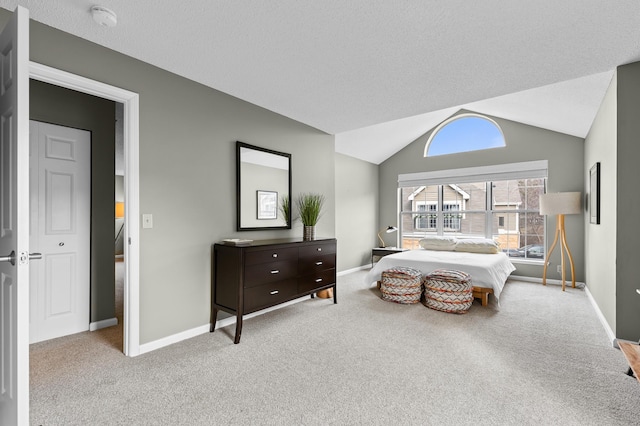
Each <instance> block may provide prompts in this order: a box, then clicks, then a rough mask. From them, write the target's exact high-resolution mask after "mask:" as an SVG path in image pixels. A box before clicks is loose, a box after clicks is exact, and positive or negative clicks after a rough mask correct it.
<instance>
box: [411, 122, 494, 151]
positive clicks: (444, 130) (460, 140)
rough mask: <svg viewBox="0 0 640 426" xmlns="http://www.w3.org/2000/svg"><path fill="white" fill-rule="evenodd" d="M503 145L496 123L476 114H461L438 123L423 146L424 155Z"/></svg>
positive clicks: (476, 149)
mask: <svg viewBox="0 0 640 426" xmlns="http://www.w3.org/2000/svg"><path fill="white" fill-rule="evenodd" d="M503 146H505V142H504V135H503V134H502V129H500V126H498V123H496V122H495V121H493V120H491V119H490V118H487V117H483V116H481V115H477V114H462V115H457V116H455V117H452V118H450V119H448V120H447V121H445V122H443V123H442V124H440V125H439V126H438V127H436V129H435V130H434V131H433V133H432V134H431V137H430V138H429V140H428V141H427V144H426V145H425V147H424V156H425V157H433V156H436V155H445V154H454V153H457V152H468V151H478V150H481V149H490V148H499V147H503Z"/></svg>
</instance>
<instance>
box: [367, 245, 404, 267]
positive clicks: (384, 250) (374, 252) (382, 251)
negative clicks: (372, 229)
mask: <svg viewBox="0 0 640 426" xmlns="http://www.w3.org/2000/svg"><path fill="white" fill-rule="evenodd" d="M406 250H408V249H405V248H402V247H376V248H373V249H371V267H372V268H373V256H377V257H384V256H387V255H389V254H393V253H400V252H403V251H406Z"/></svg>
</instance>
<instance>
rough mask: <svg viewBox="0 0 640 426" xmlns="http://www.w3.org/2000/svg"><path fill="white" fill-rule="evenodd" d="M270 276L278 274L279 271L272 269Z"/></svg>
mask: <svg viewBox="0 0 640 426" xmlns="http://www.w3.org/2000/svg"><path fill="white" fill-rule="evenodd" d="M271 273H272V274H279V273H280V271H278V270H277V269H274V270H273V271H271Z"/></svg>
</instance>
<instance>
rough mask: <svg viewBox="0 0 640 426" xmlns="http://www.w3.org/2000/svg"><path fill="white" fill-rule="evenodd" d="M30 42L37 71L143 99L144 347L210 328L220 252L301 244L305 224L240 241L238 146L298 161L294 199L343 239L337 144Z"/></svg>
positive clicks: (115, 63) (163, 76) (35, 35)
mask: <svg viewBox="0 0 640 426" xmlns="http://www.w3.org/2000/svg"><path fill="white" fill-rule="evenodd" d="M8 16H9V15H8V12H6V11H4V10H2V11H0V23H4V22H6V20H7V19H8ZM30 35H31V45H30V47H31V59H32V60H33V61H36V62H40V63H43V64H45V65H49V66H52V67H55V68H60V69H63V70H66V71H69V72H72V73H75V74H79V75H81V76H84V77H88V78H91V79H95V80H98V81H102V82H105V83H107V84H111V85H114V86H117V87H122V88H124V89H127V90H131V91H133V92H137V93H139V94H140V212H141V213H151V214H153V223H154V227H153V229H140V262H141V263H140V341H141V343H142V344H144V343H147V342H151V341H154V340H157V339H160V338H162V337H166V336H169V335H172V334H175V333H179V332H182V331H185V330H189V329H192V328H194V327H199V326H202V325H203V324H206V323H207V322H208V321H209V312H210V305H209V300H210V275H211V263H210V258H211V245H212V243H214V242H216V241H220V240H221V239H223V238H229V237H232V238H233V237H235V238H241V237H242V238H252V239H260V238H281V237H282V238H284V237H301V236H302V226H301V225H300V223H299V222H298V223H296V224H294V227H293V229H291V230H287V231H281V230H280V231H255V232H246V233H237V232H235V229H236V223H235V221H236V214H235V205H236V204H235V194H236V189H235V142H236V140H241V141H243V142H246V143H249V144H252V145H257V146H261V147H265V148H270V149H273V150H276V151H282V152H288V153H290V154H292V171H293V193H294V195H295V194H297V193H300V192H318V193H322V194H324V195H325V196H326V199H327V202H326V210H325V213H324V215H323V216H322V218H321V219H320V222H319V223H318V226H317V230H316V234H317V236H318V237H334V236H335V182H334V177H335V170H334V151H335V149H334V137H333V136H331V135H327V134H325V133H323V132H321V131H319V130H317V129H314V128H311V127H309V126H306V125H303V124H300V123H298V122H296V121H293V120H290V119H288V118H285V117H283V116H281V115H278V114H275V113H273V112H271V111H268V110H265V109H263V108H260V107H258V106H255V105H252V104H249V103H247V102H244V101H241V100H239V99H236V98H234V97H232V96H229V95H226V94H224V93H221V92H219V91H216V90H213V89H210V88H208V87H204V86H202V85H200V84H197V83H194V82H192V81H189V80H186V79H184V78H181V77H178V76H176V75H174V74H172V73H170V72H167V71H164V70H161V69H158V68H156V67H153V66H151V65H149V64H145V63H143V62H140V61H137V60H134V59H132V58H130V57H127V56H124V55H121V54H119V53H116V52H113V51H111V50H109V49H105V48H103V47H100V46H98V45H95V44H93V43H90V42H88V41H86V40H82V39H80V38H77V37H74V36H71V35H69V34H66V33H63V32H61V31H58V30H55V29H52V28H51V27H47V26H45V25H42V24H39V23H37V22H34V21H31V30H30ZM220 66H225V65H224V64H220ZM109 164H110V167H113V160H112V159H109ZM110 185H111V187H113V176H112V177H111V180H110ZM112 194H113V193H112ZM110 203H111V207H110V208H109V209H108V213H109V215H110V222H109V225H108V226H107V227H105V229H106V230H108V233H109V236H110V237H111V236H112V233H111V229H112V228H111V224H112V223H113V217H111V216H112V215H113V206H112V204H113V195H112V196H111V199H110Z"/></svg>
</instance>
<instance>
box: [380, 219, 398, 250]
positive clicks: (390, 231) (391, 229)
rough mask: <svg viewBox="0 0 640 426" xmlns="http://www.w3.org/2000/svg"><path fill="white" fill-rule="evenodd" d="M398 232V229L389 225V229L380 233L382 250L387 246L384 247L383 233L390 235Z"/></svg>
mask: <svg viewBox="0 0 640 426" xmlns="http://www.w3.org/2000/svg"><path fill="white" fill-rule="evenodd" d="M397 230H398V228H396V227H395V226H391V225H389V226H388V227H387V229H383V230H381V231H380V232H378V238H379V239H380V247H381V248H385V247H386V246H385V245H384V240H383V239H382V236H380V234H382V232H383V231H385V232H386V233H387V234H390V233H392V232H396V231H397Z"/></svg>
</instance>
